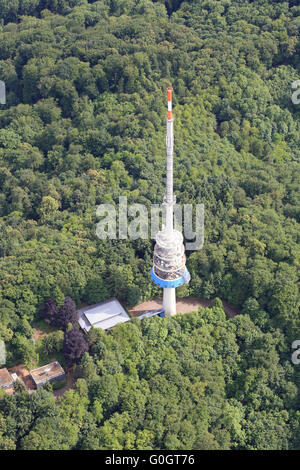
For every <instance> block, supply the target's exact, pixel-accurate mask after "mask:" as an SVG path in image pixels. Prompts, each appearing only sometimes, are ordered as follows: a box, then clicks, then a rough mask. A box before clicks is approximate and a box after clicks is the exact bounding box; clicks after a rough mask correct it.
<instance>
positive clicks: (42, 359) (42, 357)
mask: <svg viewBox="0 0 300 470" xmlns="http://www.w3.org/2000/svg"><path fill="white" fill-rule="evenodd" d="M35 350H36V352H37V353H38V355H39V361H38V364H37V365H36V367H42V366H44V365H45V364H49V362H53V361H54V360H55V361H58V362H59V363H60V365H61V366H62V367H63V368H64V367H65V366H66V360H65V358H64V356H63V353H62V352H61V351H59V352H56V353H54V354H51V355H48V354H45V352H44V351H43V348H42V341H41V339H38V340H37V342H36V344H35Z"/></svg>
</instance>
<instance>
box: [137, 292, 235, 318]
mask: <svg viewBox="0 0 300 470" xmlns="http://www.w3.org/2000/svg"><path fill="white" fill-rule="evenodd" d="M211 302H212V300H207V299H201V298H200V297H189V298H186V299H177V303H176V305H177V313H189V312H194V311H196V310H198V308H199V307H204V308H207V307H209V306H210V304H211ZM222 302H223V307H224V311H225V312H226V313H227V315H228V316H229V317H230V318H233V317H234V316H235V315H237V314H238V313H239V310H238V309H237V308H236V307H234V306H233V305H231V304H229V303H228V302H226V301H225V300H222ZM160 308H162V297H157V298H156V299H152V300H148V301H146V302H143V303H141V304H139V305H136V306H135V307H133V308H130V309H128V311H129V313H130V315H131V316H132V317H137V316H138V315H142V314H143V313H146V312H149V311H150V310H156V309H160Z"/></svg>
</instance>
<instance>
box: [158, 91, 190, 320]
mask: <svg viewBox="0 0 300 470" xmlns="http://www.w3.org/2000/svg"><path fill="white" fill-rule="evenodd" d="M167 91H168V117H167V139H166V147H167V158H166V160H167V166H166V176H167V178H166V192H165V197H164V201H163V206H164V208H165V211H166V212H165V213H166V219H165V220H166V224H165V226H163V228H162V230H161V231H160V232H158V233H157V234H156V237H155V241H156V244H155V247H154V255H153V268H152V269H151V279H152V281H153V282H154V283H155V284H158V285H159V286H160V287H163V308H164V311H165V315H166V316H170V315H175V314H176V293H175V290H176V287H178V286H181V285H182V284H188V283H189V281H190V278H191V276H190V273H189V272H188V270H187V268H186V266H185V261H186V257H185V254H184V245H183V236H182V234H181V233H180V232H179V231H178V230H174V228H173V215H174V204H175V201H176V198H175V196H174V194H173V142H174V137H173V121H174V119H173V115H172V91H173V89H172V88H171V87H168V88H167Z"/></svg>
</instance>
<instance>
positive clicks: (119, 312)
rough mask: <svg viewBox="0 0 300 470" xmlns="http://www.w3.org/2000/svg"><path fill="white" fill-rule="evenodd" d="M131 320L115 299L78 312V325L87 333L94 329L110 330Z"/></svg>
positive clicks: (83, 308)
mask: <svg viewBox="0 0 300 470" xmlns="http://www.w3.org/2000/svg"><path fill="white" fill-rule="evenodd" d="M129 320H130V317H129V315H128V314H127V313H126V311H125V309H124V308H123V307H122V305H121V304H120V302H119V301H118V300H117V299H115V298H114V299H110V300H106V301H105V302H100V303H99V304H95V305H91V306H89V307H82V308H81V309H79V310H78V323H79V325H80V326H81V328H82V329H83V331H85V332H86V333H87V332H88V331H89V330H90V329H91V328H92V327H94V328H101V329H102V330H109V329H110V328H113V327H114V326H116V325H118V324H119V323H125V322H127V321H129Z"/></svg>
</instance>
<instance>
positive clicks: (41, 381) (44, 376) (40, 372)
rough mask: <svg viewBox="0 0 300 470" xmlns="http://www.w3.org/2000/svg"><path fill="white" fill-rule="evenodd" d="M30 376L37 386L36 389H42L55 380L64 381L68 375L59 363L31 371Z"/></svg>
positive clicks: (52, 363)
mask: <svg viewBox="0 0 300 470" xmlns="http://www.w3.org/2000/svg"><path fill="white" fill-rule="evenodd" d="M30 376H31V378H32V380H33V382H34V383H35V385H36V388H39V387H42V386H43V385H45V383H47V382H53V381H55V380H64V379H65V378H66V374H65V371H64V369H63V368H62V367H61V365H60V364H59V362H57V361H55V362H51V363H50V364H46V365H45V366H43V367H39V368H38V369H34V370H31V371H30Z"/></svg>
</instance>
